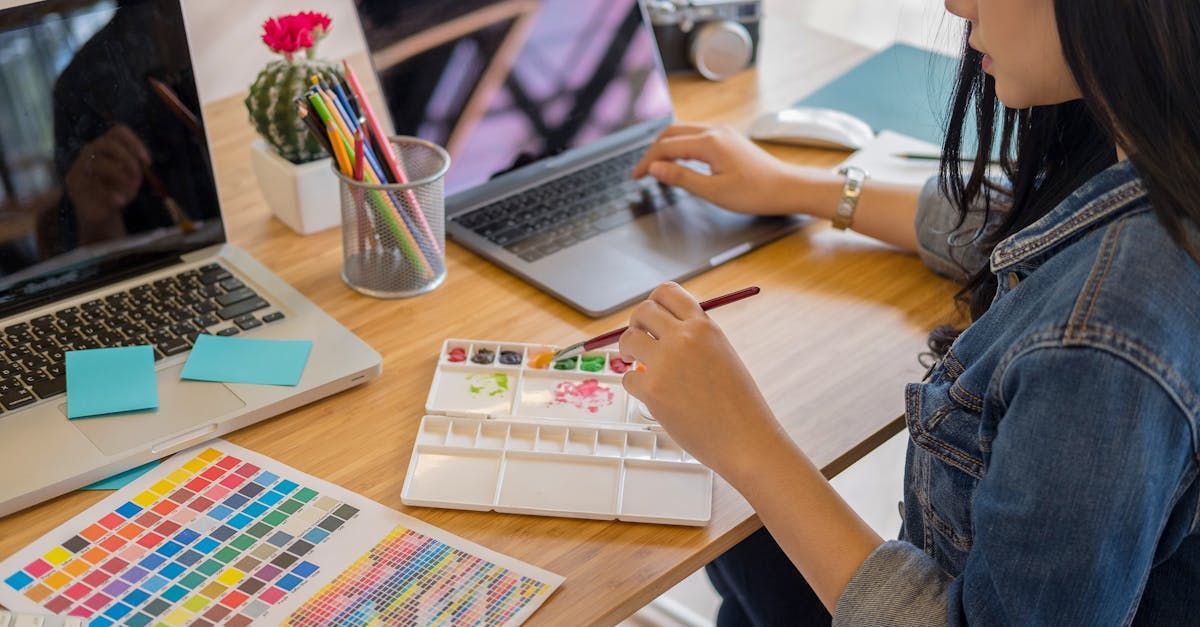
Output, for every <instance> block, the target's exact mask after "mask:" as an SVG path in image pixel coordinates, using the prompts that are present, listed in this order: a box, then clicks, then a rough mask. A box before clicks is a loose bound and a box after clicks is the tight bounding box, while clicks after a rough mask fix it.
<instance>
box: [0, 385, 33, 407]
mask: <svg viewBox="0 0 1200 627" xmlns="http://www.w3.org/2000/svg"><path fill="white" fill-rule="evenodd" d="M35 402H37V399H36V398H34V397H33V394H31V393H30V392H29V390H26V389H24V388H22V389H20V390H16V391H14V392H9V393H8V394H5V395H4V396H0V405H3V406H4V408H5V409H9V410H11V409H18V408H20V407H24V406H26V405H32V404H33V403H35Z"/></svg>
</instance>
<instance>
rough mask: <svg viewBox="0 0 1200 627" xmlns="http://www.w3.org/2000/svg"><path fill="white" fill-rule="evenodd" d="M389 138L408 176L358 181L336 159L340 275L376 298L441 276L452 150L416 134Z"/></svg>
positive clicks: (429, 286) (414, 289) (429, 284)
mask: <svg viewBox="0 0 1200 627" xmlns="http://www.w3.org/2000/svg"><path fill="white" fill-rule="evenodd" d="M391 144H392V150H393V152H394V153H395V156H396V158H397V160H398V164H397V165H399V168H400V171H401V172H402V173H403V179H401V180H404V181H406V182H402V183H396V184H373V183H364V182H362V181H357V180H354V179H353V178H351V177H348V176H345V175H344V174H342V173H341V172H340V171H339V170H338V169H337V166H336V165H335V166H334V173H335V174H337V176H338V179H339V181H340V183H339V185H340V187H341V198H342V251H343V264H342V280H343V281H345V282H346V285H349V286H350V287H351V288H353V289H354V290H356V291H358V292H361V293H363V294H366V295H368V296H374V297H376V298H405V297H408V296H416V295H418V294H424V293H425V292H428V291H430V290H433V289H434V288H436V287H437V286H439V285H441V284H442V281H444V280H445V279H446V253H445V243H446V241H445V220H444V215H445V191H444V178H445V175H446V170H448V169H449V168H450V155H449V154H448V153H447V152H446V151H445V150H444V149H442V147H441V146H438V145H436V144H433V143H430V142H427V141H425V140H423V139H418V138H416V137H393V138H392V139H391ZM383 157H384V155H380V158H381V159H382V158H383ZM376 165H377V166H378V168H381V169H382V168H388V169H390V168H389V165H388V164H387V163H379V164H376ZM364 167H365V168H371V167H372V164H364ZM377 180H378V179H377Z"/></svg>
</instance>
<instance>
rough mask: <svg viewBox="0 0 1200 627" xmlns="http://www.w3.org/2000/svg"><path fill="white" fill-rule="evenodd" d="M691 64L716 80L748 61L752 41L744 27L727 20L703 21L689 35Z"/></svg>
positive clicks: (737, 69)
mask: <svg viewBox="0 0 1200 627" xmlns="http://www.w3.org/2000/svg"><path fill="white" fill-rule="evenodd" d="M689 52H690V55H691V60H692V65H694V66H695V67H696V69H697V70H698V71H699V72H700V74H701V75H703V76H704V78H707V79H709V80H713V81H720V80H725V79H727V78H729V77H730V76H733V75H734V74H737V73H738V72H740V71H742V70H743V69H745V67H746V66H747V65H749V64H750V60H751V59H752V58H753V56H754V42H753V40H752V39H751V38H750V32H749V31H747V30H746V27H745V26H743V25H741V24H739V23H737V22H731V21H728V20H720V21H715V22H706V23H704V24H703V25H701V26H700V28H698V29H696V32H695V33H693V34H692V41H691V46H690V50H689Z"/></svg>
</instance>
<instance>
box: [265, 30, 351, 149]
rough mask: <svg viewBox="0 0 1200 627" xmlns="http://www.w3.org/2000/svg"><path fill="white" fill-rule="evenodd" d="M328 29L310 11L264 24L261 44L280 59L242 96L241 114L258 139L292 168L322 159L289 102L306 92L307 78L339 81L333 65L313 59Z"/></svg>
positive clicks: (318, 147) (270, 64)
mask: <svg viewBox="0 0 1200 627" xmlns="http://www.w3.org/2000/svg"><path fill="white" fill-rule="evenodd" d="M329 24H330V20H329V17H328V16H327V15H324V14H320V13H312V12H302V13H297V14H294V15H284V16H281V17H277V18H271V19H268V20H267V21H266V22H264V23H263V37H262V39H263V43H265V44H267V47H269V48H270V49H271V50H272V51H273V52H277V53H279V54H281V55H283V58H282V59H276V60H274V61H272V62H271V63H269V64H267V66H266V67H265V68H263V70H262V71H261V72H259V74H258V77H257V78H256V79H255V80H254V83H253V84H252V85H251V86H250V93H249V95H247V96H246V100H245V103H246V110H247V111H248V112H249V113H250V121H251V123H252V124H254V129H255V130H256V131H258V134H259V135H261V136H262V138H263V139H264V140H266V142H267V143H268V144H270V145H271V146H272V147H273V148H274V149H275V152H277V153H279V155H280V156H281V157H283V158H284V159H287V160H288V161H291V162H292V163H297V164H299V163H306V162H309V161H315V160H317V159H322V158H324V157H325V156H327V155H326V153H325V150H324V149H323V148H322V147H321V145H320V143H318V142H317V140H316V138H314V137H312V135H311V134H310V133H309V132H308V128H307V127H306V126H305V125H304V122H303V121H301V120H300V118H299V116H298V115H297V114H296V105H295V103H294V102H293V100H294V99H295V98H296V97H297V96H299V95H301V94H303V93H304V91H305V90H306V89H308V86H309V85H310V84H311V83H310V80H309V79H310V77H312V76H314V75H317V76H320V77H321V78H322V79H323V80H326V81H330V80H338V78H340V77H341V72H340V70H339V69H338V67H337V65H335V64H333V63H330V62H328V61H322V60H320V59H317V58H316V44H317V42H319V41H320V40H321V39H322V38H323V37H324V36H325V34H326V33H328V32H329ZM297 53H300V54H297Z"/></svg>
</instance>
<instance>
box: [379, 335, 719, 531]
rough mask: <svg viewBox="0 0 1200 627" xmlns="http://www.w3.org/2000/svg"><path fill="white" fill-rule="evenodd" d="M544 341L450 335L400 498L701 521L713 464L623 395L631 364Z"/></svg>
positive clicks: (708, 509)
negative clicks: (563, 358)
mask: <svg viewBox="0 0 1200 627" xmlns="http://www.w3.org/2000/svg"><path fill="white" fill-rule="evenodd" d="M555 350H557V349H556V348H555V347H553V346H544V345H536V344H520V343H511V342H509V343H506V342H483V341H475V340H447V341H446V342H445V344H444V345H443V347H442V353H441V358H440V359H439V360H438V366H437V372H436V373H435V374H434V378H433V385H432V386H431V388H430V390H429V397H428V399H427V401H426V405H425V409H426V412H427V414H428V415H426V416H425V417H424V418H423V419H422V420H421V426H420V430H419V432H418V434H417V438H416V443H415V444H414V445H413V454H412V458H411V461H410V463H409V468H408V475H407V477H406V478H405V482H404V489H403V493H402V496H401V500H402V501H403V502H404V503H405V504H407V505H420V506H430V507H447V508H453V509H470V510H481V511H487V510H494V511H498V512H509V513H519V514H537V515H545V516H566V517H575V518H594V519H602V520H611V519H617V520H625V521H635V522H654V523H666V524H679V525H704V524H707V523H708V521H709V519H710V518H711V514H712V481H713V476H712V471H711V470H709V469H708V468H706V467H704V466H703V465H701V464H700V463H699V462H697V461H696V460H695V459H693V458H692V457H690V456H689V455H688V454H687V453H686V452H684V451H683V449H681V448H680V447H679V445H678V444H676V443H675V442H674V441H673V440H671V438H670V436H668V435H667V434H666V433H665V432H663V431H662V429H661V428H660V427H658V425H657V423H655V422H654V421H653V420H652V419H650V418H648V417H646V416H645V412H644V410H642V409H641V403H640V402H638V401H637V400H636V399H634V398H633V397H631V396H629V394H628V393H626V392H625V388H624V387H623V386H622V385H621V376H622V374H623V373H624V372H626V371H627V370H629V369H631V368H638V367H640V366H639V365H638V364H636V363H632V364H631V363H626V362H623V361H621V360H620V357H619V356H618V354H617V353H616V351H593V352H589V353H585V354H584V355H583V356H582V357H580V358H576V359H574V360H573V361H569V362H560V363H557V364H555V363H550V362H549V357H550V356H551V355H553V353H554V351H555Z"/></svg>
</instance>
